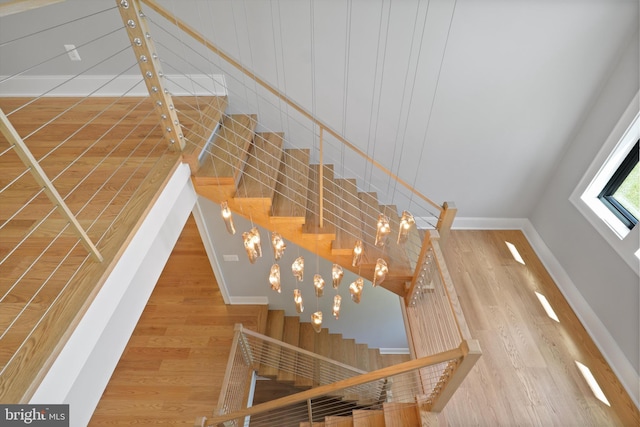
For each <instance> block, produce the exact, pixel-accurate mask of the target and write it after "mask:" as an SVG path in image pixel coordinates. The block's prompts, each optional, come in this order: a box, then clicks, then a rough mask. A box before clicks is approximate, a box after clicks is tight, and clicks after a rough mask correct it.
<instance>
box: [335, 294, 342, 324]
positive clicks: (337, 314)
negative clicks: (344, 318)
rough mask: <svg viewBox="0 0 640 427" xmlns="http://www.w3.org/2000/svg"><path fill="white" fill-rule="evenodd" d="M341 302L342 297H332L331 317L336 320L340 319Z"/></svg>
mask: <svg viewBox="0 0 640 427" xmlns="http://www.w3.org/2000/svg"><path fill="white" fill-rule="evenodd" d="M341 302H342V297H341V296H340V295H336V296H334V297H333V317H335V318H336V320H337V319H338V318H339V317H340V303H341Z"/></svg>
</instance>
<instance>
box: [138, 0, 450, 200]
mask: <svg viewBox="0 0 640 427" xmlns="http://www.w3.org/2000/svg"><path fill="white" fill-rule="evenodd" d="M140 1H141V2H142V3H144V4H146V5H147V6H149V7H150V8H151V9H153V10H154V11H155V12H156V13H158V14H159V15H160V16H162V17H163V18H165V19H166V20H167V21H169V22H171V23H172V24H174V25H175V26H176V27H178V28H179V29H181V30H182V31H184V32H185V33H187V34H188V35H189V36H191V37H192V38H193V39H194V40H196V41H198V42H199V43H200V44H202V45H203V46H205V47H206V48H207V49H209V50H210V51H212V52H213V53H215V54H216V55H218V56H220V57H221V58H222V59H224V60H225V61H227V62H228V63H229V64H231V65H233V66H234V67H235V68H237V69H238V70H240V71H241V72H242V73H244V74H245V75H246V76H247V77H249V78H251V79H252V80H254V81H256V82H257V83H258V84H260V86H262V87H263V88H265V89H266V90H267V91H269V92H270V93H271V94H273V95H275V96H276V97H278V99H280V100H281V101H284V102H286V103H287V104H289V105H290V106H291V107H293V109H295V110H296V111H297V112H299V113H300V114H302V115H303V116H304V117H306V118H307V119H309V120H311V122H312V123H314V124H316V125H317V126H318V127H319V128H320V129H321V131H325V132H328V133H329V134H331V135H332V136H333V137H334V138H336V139H337V140H338V141H340V142H342V143H343V144H344V145H346V146H347V147H348V148H350V149H351V150H353V151H355V152H356V153H357V154H358V155H359V156H361V157H363V158H364V159H365V160H367V161H368V162H369V163H371V164H373V165H374V166H376V167H377V168H378V169H380V170H381V171H383V172H384V173H385V174H387V175H388V176H390V177H391V178H392V179H393V180H395V181H396V182H398V183H400V184H401V185H402V186H403V187H405V188H406V189H408V190H409V191H411V192H412V193H413V194H415V195H416V196H417V197H419V198H420V199H422V200H423V201H425V202H427V203H428V204H430V205H431V206H433V207H434V208H436V209H437V210H438V212H440V213H442V211H443V208H442V206H440V205H439V204H437V203H436V202H434V201H432V200H431V199H429V198H428V197H426V196H425V195H423V194H422V193H420V192H418V191H416V190H415V189H414V188H413V186H411V185H409V184H408V183H407V182H406V181H404V180H403V179H401V178H399V177H398V176H396V175H395V174H394V173H393V172H391V171H390V170H389V169H387V168H386V167H384V166H383V165H381V164H380V163H378V162H377V161H375V160H374V159H373V158H371V157H369V156H368V155H367V154H366V153H365V152H364V151H362V150H360V149H359V148H358V147H356V146H355V145H353V144H351V143H350V142H349V141H347V140H346V139H345V138H344V137H343V136H342V135H340V134H339V133H338V132H336V131H335V130H333V129H332V128H331V127H329V126H328V125H327V124H325V123H324V122H322V121H321V120H319V119H318V118H316V117H315V116H313V115H312V114H311V113H309V112H308V111H307V110H305V109H304V108H303V107H301V106H300V105H298V104H297V103H296V102H294V101H293V100H292V99H290V98H288V97H287V96H286V95H284V94H283V93H281V92H280V91H278V90H277V89H275V88H274V87H273V86H271V85H270V84H269V83H267V82H266V81H265V80H263V79H261V78H260V77H258V76H257V75H256V74H255V73H253V72H251V71H249V70H247V69H246V68H245V67H244V66H243V65H242V64H240V63H239V62H238V61H236V60H235V59H233V58H232V57H231V56H230V55H229V54H227V53H226V52H224V51H223V50H221V49H220V48H218V47H217V46H215V45H214V44H213V43H212V42H211V41H209V40H208V39H207V38H206V37H204V36H203V35H202V34H200V33H199V32H198V31H196V30H195V29H194V28H193V27H191V26H190V25H189V24H187V23H186V22H184V21H182V20H181V19H179V18H178V17H177V16H175V15H173V14H172V13H171V12H169V11H168V10H167V9H165V8H164V7H162V6H161V5H159V4H158V3H157V2H156V1H155V0H140Z"/></svg>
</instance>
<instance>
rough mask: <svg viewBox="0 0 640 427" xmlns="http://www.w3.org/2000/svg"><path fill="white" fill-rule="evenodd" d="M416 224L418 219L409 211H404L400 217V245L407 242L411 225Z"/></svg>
mask: <svg viewBox="0 0 640 427" xmlns="http://www.w3.org/2000/svg"><path fill="white" fill-rule="evenodd" d="M415 224H416V220H415V218H414V217H413V215H411V213H410V212H409V211H402V217H401V218H400V229H399V230H398V241H397V243H398V244H399V245H400V244H402V243H405V242H406V241H407V239H408V238H409V232H410V231H411V227H413V226H414V225H415Z"/></svg>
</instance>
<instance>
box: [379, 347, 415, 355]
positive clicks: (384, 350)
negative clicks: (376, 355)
mask: <svg viewBox="0 0 640 427" xmlns="http://www.w3.org/2000/svg"><path fill="white" fill-rule="evenodd" d="M380 354H410V353H409V349H408V348H381V349H380Z"/></svg>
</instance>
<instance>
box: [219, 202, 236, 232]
mask: <svg viewBox="0 0 640 427" xmlns="http://www.w3.org/2000/svg"><path fill="white" fill-rule="evenodd" d="M220 214H221V215H222V220H223V221H224V225H225V227H227V231H228V232H229V234H236V227H235V226H234V225H233V216H232V215H231V209H229V205H228V204H227V202H226V201H225V202H222V203H221V204H220Z"/></svg>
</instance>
